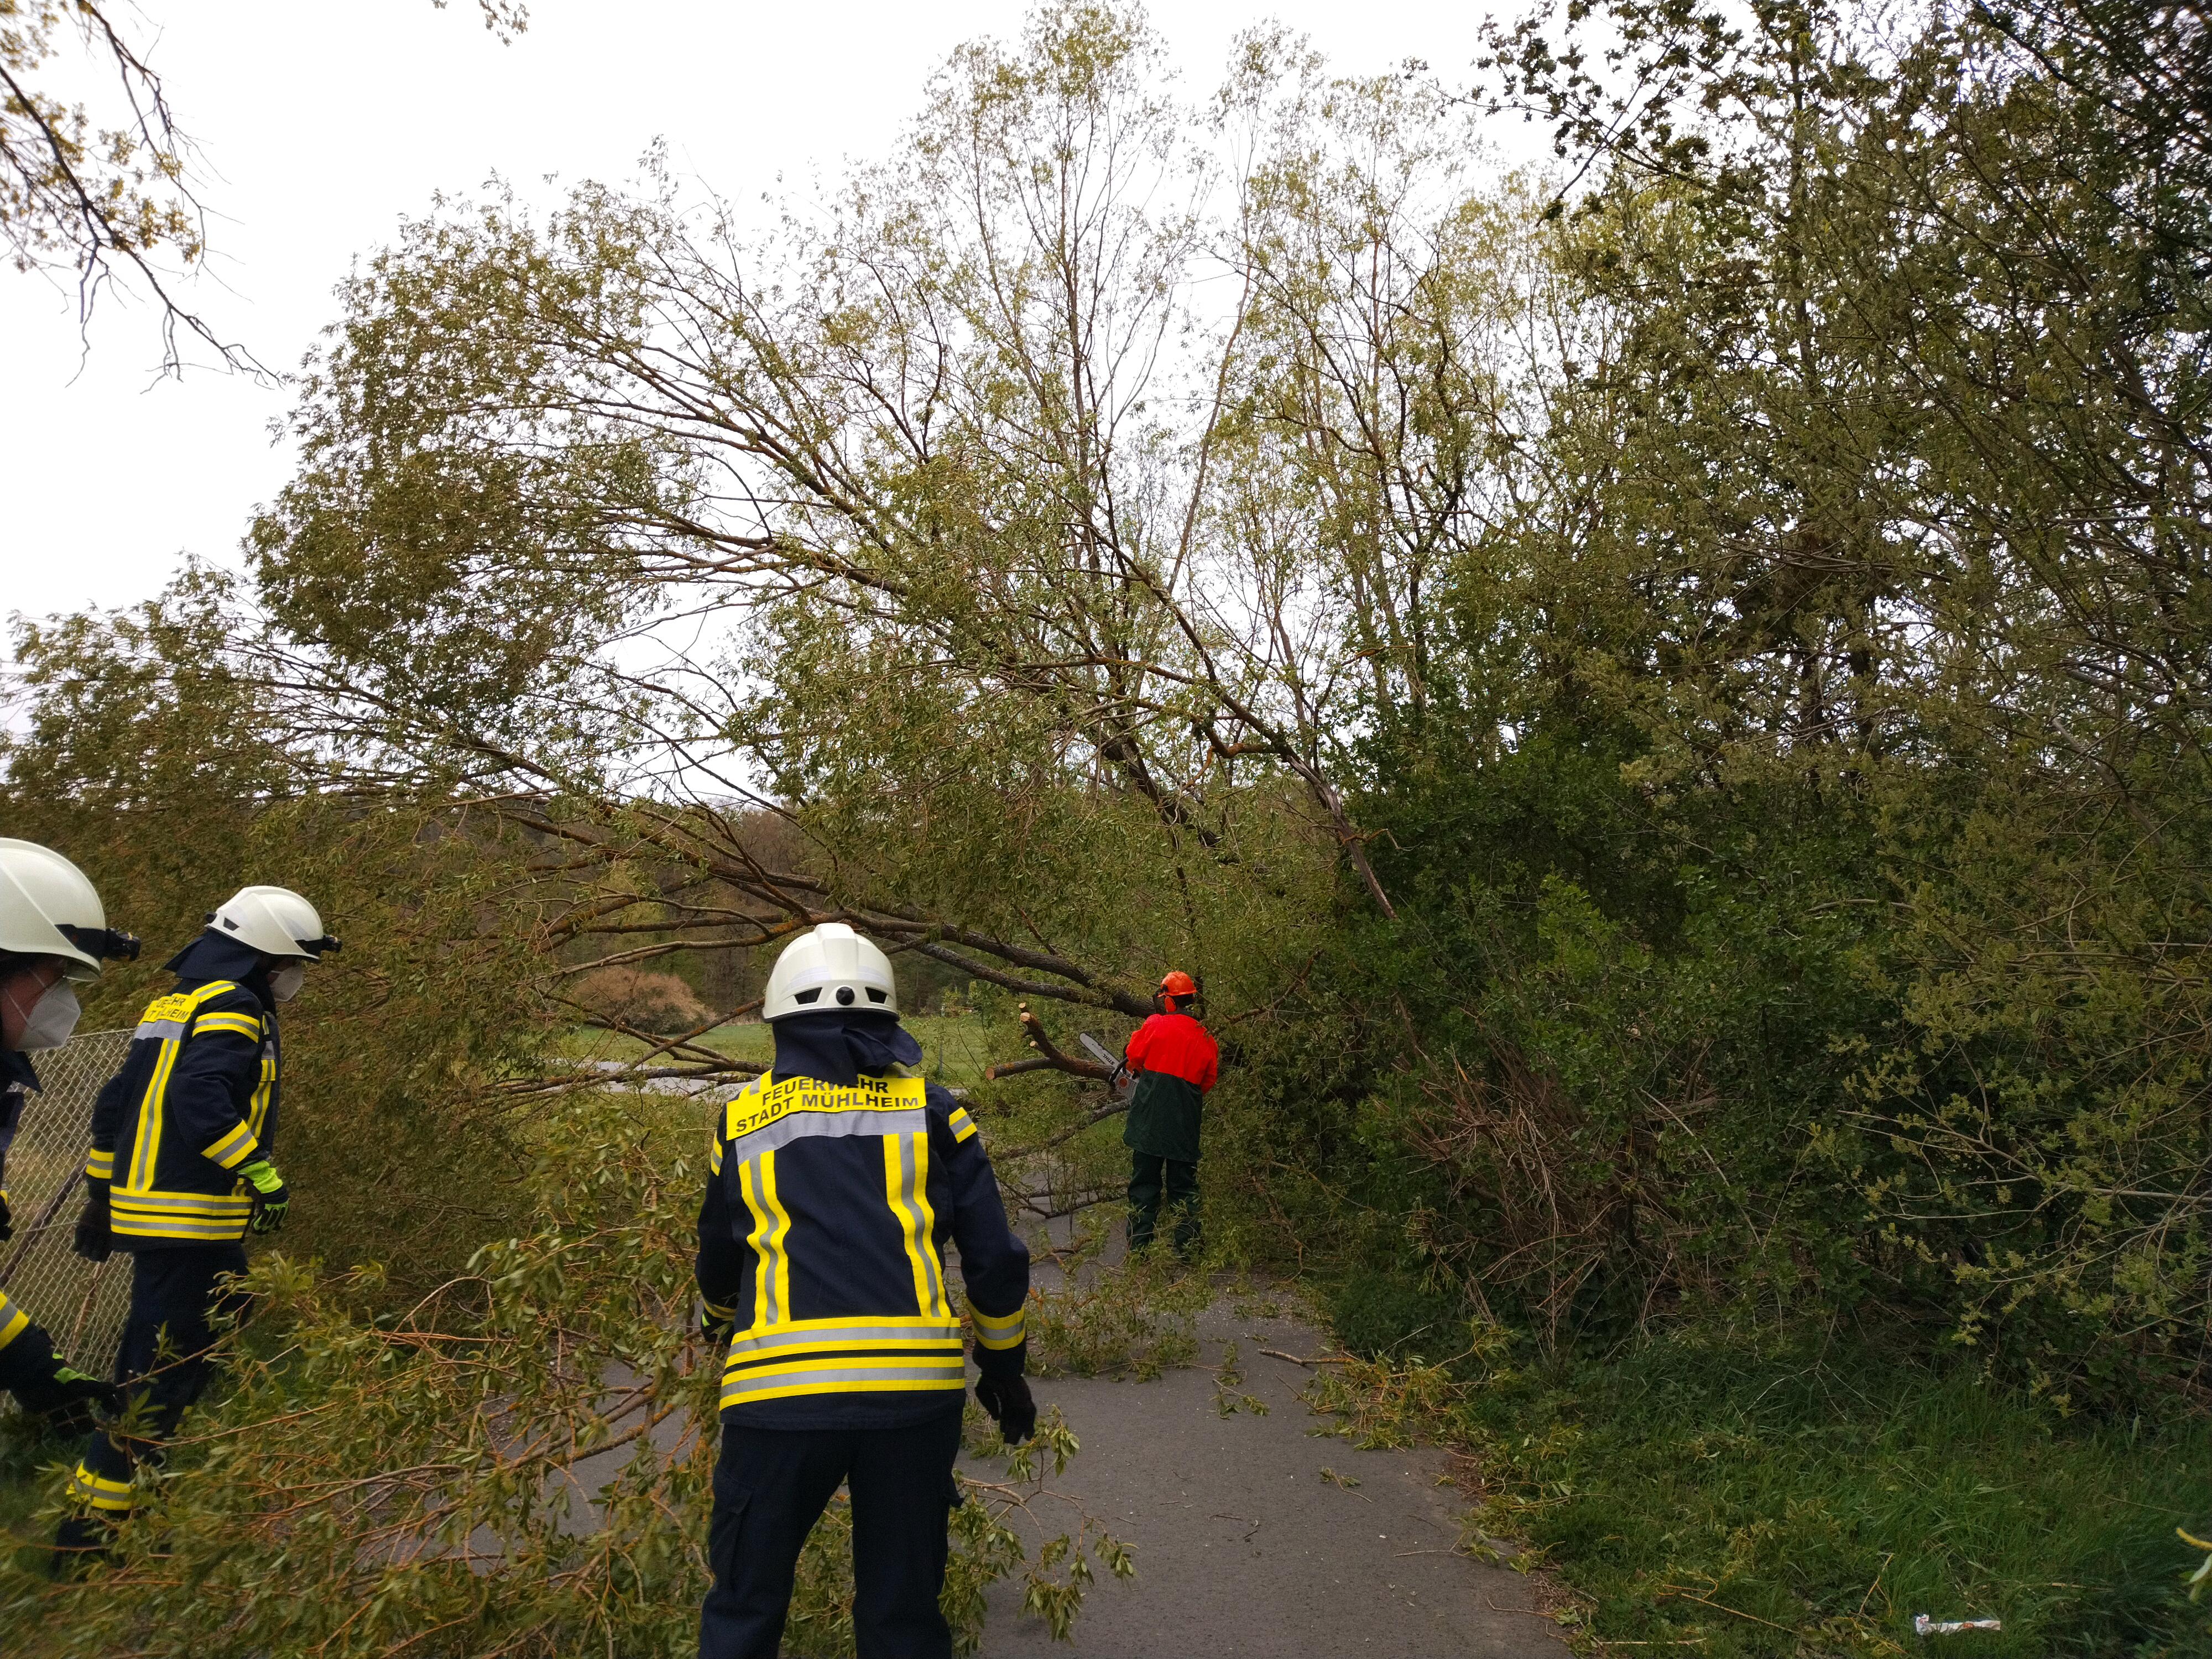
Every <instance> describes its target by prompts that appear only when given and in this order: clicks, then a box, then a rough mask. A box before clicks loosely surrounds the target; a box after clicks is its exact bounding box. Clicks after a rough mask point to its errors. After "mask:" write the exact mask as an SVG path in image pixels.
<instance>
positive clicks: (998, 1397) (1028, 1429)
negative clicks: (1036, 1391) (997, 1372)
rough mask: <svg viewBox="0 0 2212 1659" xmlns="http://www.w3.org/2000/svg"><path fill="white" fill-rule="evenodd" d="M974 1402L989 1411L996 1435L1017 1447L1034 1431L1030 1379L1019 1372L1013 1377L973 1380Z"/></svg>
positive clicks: (1033, 1404) (1034, 1402)
mask: <svg viewBox="0 0 2212 1659" xmlns="http://www.w3.org/2000/svg"><path fill="white" fill-rule="evenodd" d="M975 1403H976V1404H977V1405H979V1406H981V1407H982V1408H983V1409H984V1410H985V1411H987V1412H988V1413H991V1420H992V1421H994V1423H996V1424H997V1425H999V1437H1000V1439H1001V1440H1003V1441H1005V1442H1006V1443H1007V1444H1008V1445H1009V1446H1018V1445H1020V1444H1021V1443H1022V1442H1023V1441H1024V1440H1026V1439H1028V1438H1029V1437H1030V1436H1031V1435H1033V1434H1035V1433H1036V1400H1035V1399H1033V1398H1032V1397H1031V1396H1030V1380H1029V1378H1027V1377H1026V1376H1022V1375H1021V1374H1020V1373H1019V1372H1016V1373H1015V1374H1014V1375H1013V1376H980V1377H977V1378H976V1379H975Z"/></svg>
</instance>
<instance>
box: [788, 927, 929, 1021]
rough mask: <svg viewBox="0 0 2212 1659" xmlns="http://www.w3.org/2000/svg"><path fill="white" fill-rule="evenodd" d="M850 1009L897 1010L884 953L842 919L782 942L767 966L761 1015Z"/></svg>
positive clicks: (895, 990) (894, 985)
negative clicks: (773, 960) (765, 988)
mask: <svg viewBox="0 0 2212 1659" xmlns="http://www.w3.org/2000/svg"><path fill="white" fill-rule="evenodd" d="M837 1008H850V1009H852V1010H854V1012H865V1011H866V1010H870V1009H873V1010H875V1011H877V1012H882V1013H886V1014H895V1013H896V1012H898V1011H899V1006H898V981H896V980H895V979H893V978H892V977H891V963H890V957H887V956H885V955H884V953H883V952H882V951H878V949H877V948H876V947H875V945H873V944H872V942H870V941H869V940H867V939H862V938H861V937H860V935H859V934H858V933H854V931H853V930H852V929H851V928H849V927H847V926H846V925H845V924H844V923H843V922H842V921H825V922H823V924H822V925H821V926H820V927H817V928H816V929H815V930H814V931H813V932H812V933H801V934H800V935H799V937H798V938H797V939H793V940H792V941H791V943H790V944H788V945H785V946H784V947H783V954H782V955H781V956H780V957H777V958H776V959H775V967H774V968H771V969H769V975H768V994H767V996H766V997H765V998H763V1000H762V1003H761V1018H763V1019H781V1018H784V1017H785V1016H786V1015H787V1014H815V1013H826V1012H829V1011H831V1010H833V1009H837Z"/></svg>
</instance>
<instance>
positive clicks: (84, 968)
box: [0, 839, 138, 1431]
mask: <svg viewBox="0 0 2212 1659" xmlns="http://www.w3.org/2000/svg"><path fill="white" fill-rule="evenodd" d="M137 954H138V941H137V939H133V938H131V935H130V934H128V933H116V932H114V931H113V930H112V929H111V928H110V927H108V925H107V914H106V910H105V908H103V907H102V906H101V904H100V895H99V893H98V892H96V891H94V888H93V885H92V883H91V882H90V881H88V880H87V879H86V878H85V873H84V872H83V871H82V870H80V869H78V868H77V867H76V866H75V865H74V864H71V863H70V861H69V860H67V859H65V858H64V857H63V856H62V855H61V854H59V853H57V852H55V851H54V850H53V849H52V848H46V847H41V846H40V845H39V844H38V843H37V842H28V841H10V840H5V839H0V1242H4V1241H6V1240H8V1239H9V1238H12V1237H14V1236H15V1214H14V1212H12V1211H11V1210H10V1209H9V1205H8V1193H7V1189H6V1186H5V1182H6V1179H7V1158H8V1149H9V1147H10V1146H12V1145H13V1144H14V1142H15V1127H16V1125H17V1124H18V1123H20V1122H21V1121H22V1116H23V1108H24V1105H25V1103H26V1100H27V1097H29V1096H30V1095H33V1094H35V1093H37V1092H38V1088H39V1074H38V1073H37V1071H36V1070H35V1069H33V1066H32V1064H31V1055H32V1054H33V1053H36V1052H37V1051H39V1050H40V1049H46V1048H60V1047H62V1046H63V1044H64V1043H66V1042H68V1041H69V1040H70V1033H71V1032H73V1031H75V1030H76V1020H77V1012H78V1009H77V1000H76V986H77V985H78V984H82V983H83V982H84V981H88V980H91V979H93V978H95V977H96V976H97V975H99V973H100V963H101V962H102V961H103V960H107V959H115V958H123V959H128V958H131V957H136V956H137ZM0 1389H6V1390H7V1391H8V1392H9V1393H10V1394H12V1395H15V1401H16V1403H17V1404H18V1405H20V1406H21V1407H22V1408H23V1409H24V1410H25V1411H28V1412H38V1413H43V1414H44V1415H46V1416H48V1417H50V1418H52V1419H54V1420H55V1421H56V1422H57V1423H58V1424H60V1425H64V1427H66V1428H68V1429H70V1430H72V1431H83V1430H85V1429H88V1428H90V1427H91V1426H92V1420H93V1419H92V1412H93V1408H94V1407H100V1408H101V1409H104V1410H108V1411H112V1410H113V1409H115V1407H116V1404H117V1401H118V1395H117V1393H116V1390H115V1389H112V1388H110V1387H109V1386H108V1385H107V1384H106V1383H102V1382H100V1380H99V1379H98V1378H96V1377H91V1376H86V1375H85V1374H84V1373H83V1372H82V1371H81V1370H77V1369H76V1367H75V1366H74V1365H72V1364H70V1363H69V1361H68V1360H66V1359H64V1358H63V1357H62V1354H61V1351H60V1350H59V1349H58V1348H57V1347H55V1346H54V1343H53V1339H52V1337H50V1336H48V1335H47V1334H46V1330H45V1328H43V1327H41V1326H40V1325H39V1324H38V1323H37V1322H34V1321H33V1319H32V1317H31V1316H30V1315H29V1314H27V1313H26V1312H25V1311H24V1310H23V1309H22V1308H21V1307H20V1306H19V1305H17V1304H15V1303H14V1302H12V1301H10V1300H9V1297H8V1293H7V1292H6V1291H0Z"/></svg>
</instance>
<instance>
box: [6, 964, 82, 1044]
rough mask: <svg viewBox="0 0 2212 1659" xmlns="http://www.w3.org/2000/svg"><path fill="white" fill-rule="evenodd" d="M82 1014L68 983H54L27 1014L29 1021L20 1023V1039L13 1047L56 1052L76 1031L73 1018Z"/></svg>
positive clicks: (74, 993)
mask: <svg viewBox="0 0 2212 1659" xmlns="http://www.w3.org/2000/svg"><path fill="white" fill-rule="evenodd" d="M82 1012H83V1010H82V1008H80V1007H79V1006H78V1005H77V1000H76V992H75V991H73V990H72V989H70V982H69V981H67V980H65V979H64V980H58V981H55V983H54V984H52V986H50V987H47V990H46V994H45V995H44V996H42V997H40V999H39V1000H38V1006H35V1007H33V1009H32V1010H31V1017H30V1018H28V1019H27V1020H25V1021H24V1022H23V1035H22V1036H21V1038H20V1039H19V1040H18V1041H17V1042H16V1044H15V1046H16V1047H17V1048H22V1049H26V1050H30V1049H37V1048H60V1047H61V1046H62V1045H63V1044H64V1043H65V1042H68V1041H69V1040H70V1032H72V1031H74V1030H76V1019H77V1016H78V1015H79V1014H80V1013H82Z"/></svg>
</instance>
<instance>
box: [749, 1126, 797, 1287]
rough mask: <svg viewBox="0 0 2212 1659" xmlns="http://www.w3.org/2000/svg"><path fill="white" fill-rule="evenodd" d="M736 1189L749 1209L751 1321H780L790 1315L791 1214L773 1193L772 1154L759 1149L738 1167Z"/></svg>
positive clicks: (773, 1166)
mask: <svg viewBox="0 0 2212 1659" xmlns="http://www.w3.org/2000/svg"><path fill="white" fill-rule="evenodd" d="M738 1190H739V1191H741V1192H742V1193H743V1194H744V1200H745V1207H746V1208H747V1209H748V1210H750V1211H751V1212H752V1217H753V1228H752V1231H751V1233H750V1235H748V1237H747V1238H746V1240H745V1242H746V1243H749V1244H750V1245H751V1246H752V1247H753V1259H754V1263H755V1267H754V1272H753V1323H754V1324H755V1325H760V1326H767V1325H780V1324H781V1323H782V1322H784V1321H785V1320H787V1319H788V1318H790V1317H791V1255H790V1252H789V1251H788V1250H787V1249H786V1248H785V1243H786V1241H787V1239H789V1237H791V1217H790V1215H789V1213H788V1212H786V1210H785V1209H784V1207H783V1205H782V1203H781V1201H780V1200H778V1199H777V1198H776V1195H775V1153H774V1152H763V1153H762V1154H761V1155H760V1156H759V1157H758V1158H753V1159H751V1160H750V1161H749V1162H747V1163H746V1164H744V1165H743V1166H742V1167H741V1168H740V1169H739V1170H738Z"/></svg>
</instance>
